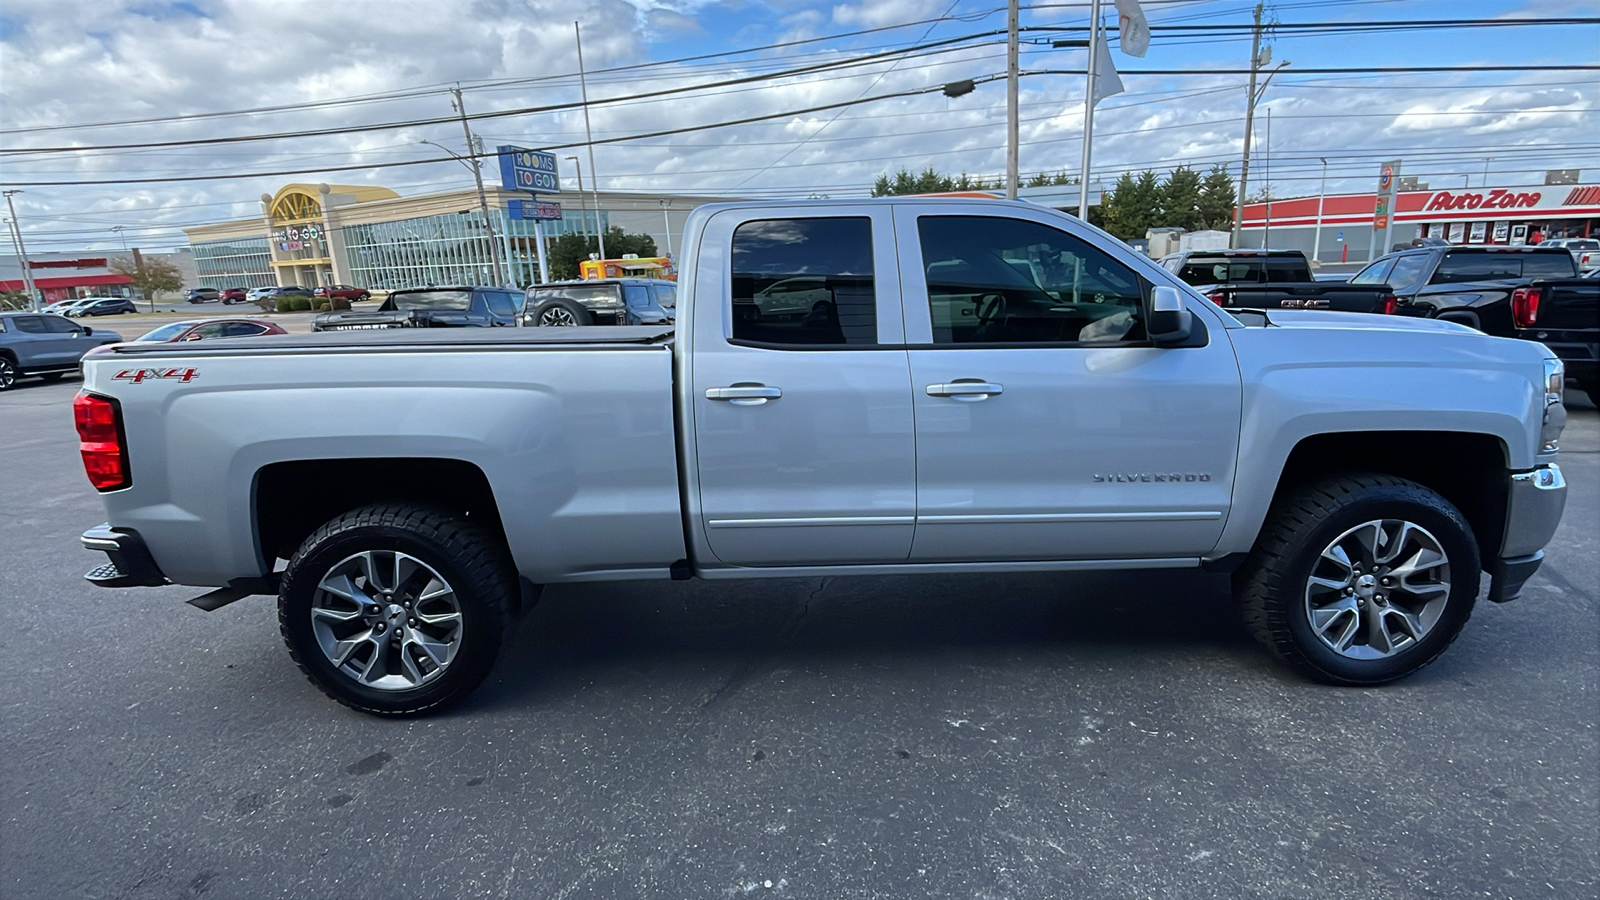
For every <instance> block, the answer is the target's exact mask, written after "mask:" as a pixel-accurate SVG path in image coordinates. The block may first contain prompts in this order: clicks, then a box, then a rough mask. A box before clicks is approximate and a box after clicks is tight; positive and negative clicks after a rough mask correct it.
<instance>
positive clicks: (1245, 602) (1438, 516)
mask: <svg viewBox="0 0 1600 900" xmlns="http://www.w3.org/2000/svg"><path fill="white" fill-rule="evenodd" d="M1391 520H1393V521H1399V522H1406V523H1412V524H1414V525H1418V526H1421V528H1422V529H1423V532H1422V533H1423V534H1425V535H1427V536H1428V537H1430V538H1433V539H1434V540H1435V541H1436V544H1437V547H1438V548H1439V552H1441V553H1442V555H1443V556H1444V557H1445V560H1446V564H1447V566H1448V568H1447V569H1446V570H1445V574H1446V575H1447V577H1448V586H1449V588H1448V590H1447V591H1443V592H1442V593H1443V596H1444V600H1443V606H1442V608H1441V607H1431V608H1430V611H1429V613H1428V615H1431V616H1432V623H1431V627H1429V628H1428V629H1427V630H1426V631H1424V632H1423V633H1422V637H1421V639H1420V640H1415V639H1409V638H1410V636H1409V635H1405V636H1402V640H1401V641H1398V642H1396V643H1395V645H1394V647H1395V648H1398V649H1393V648H1383V647H1382V646H1381V644H1380V645H1378V647H1377V649H1376V650H1374V649H1373V648H1371V647H1368V648H1367V649H1365V650H1363V648H1362V647H1361V646H1360V645H1356V646H1354V647H1351V648H1349V652H1368V653H1371V652H1389V654H1390V655H1386V656H1381V657H1379V658H1352V657H1351V656H1350V655H1347V653H1341V652H1340V651H1338V650H1336V649H1335V648H1334V647H1332V646H1330V645H1329V644H1327V643H1324V641H1323V639H1321V638H1319V637H1318V636H1317V634H1316V631H1315V626H1314V624H1313V621H1312V619H1313V616H1314V615H1315V614H1314V613H1313V612H1312V611H1311V607H1312V606H1313V598H1312V593H1311V592H1312V591H1313V590H1322V591H1326V590H1327V589H1326V588H1325V587H1322V586H1321V585H1320V584H1319V586H1318V587H1317V588H1313V587H1312V580H1311V579H1312V577H1313V575H1315V574H1317V573H1319V572H1321V573H1324V574H1327V573H1328V569H1327V568H1325V567H1326V566H1328V565H1329V564H1330V562H1331V560H1330V559H1329V558H1326V557H1324V556H1323V553H1324V550H1325V549H1326V548H1331V545H1332V544H1333V542H1334V541H1335V540H1336V539H1338V538H1340V537H1341V536H1342V535H1345V534H1346V533H1347V532H1351V531H1353V530H1354V529H1356V528H1357V527H1358V526H1362V525H1363V523H1369V522H1372V521H1385V522H1387V521H1391ZM1392 539H1393V538H1391V540H1392ZM1394 552H1397V553H1402V554H1403V553H1405V552H1406V550H1405V548H1404V547H1402V548H1400V549H1399V550H1397V551H1394ZM1356 565H1357V566H1360V565H1362V564H1361V563H1359V562H1358V563H1357V564H1356ZM1319 566H1320V567H1324V568H1318V567H1319ZM1335 571H1337V568H1335ZM1355 571H1356V572H1361V569H1360V568H1357V569H1356V570H1355ZM1383 571H1385V572H1386V571H1388V570H1387V569H1385V570H1383ZM1351 577H1352V578H1354V576H1351ZM1367 579H1368V580H1367V583H1366V584H1364V585H1363V586H1362V590H1365V591H1367V592H1368V593H1371V592H1372V591H1374V590H1376V591H1378V592H1380V593H1378V594H1377V595H1376V598H1375V599H1376V601H1377V602H1376V603H1374V600H1369V599H1363V598H1362V597H1361V596H1360V595H1355V594H1354V592H1355V590H1356V589H1355V588H1350V589H1347V590H1346V591H1345V593H1347V594H1352V596H1351V597H1350V598H1349V599H1348V600H1347V601H1341V598H1340V597H1337V596H1335V597H1333V600H1335V601H1341V602H1347V603H1351V604H1355V603H1360V604H1362V607H1361V609H1360V610H1351V611H1348V612H1344V613H1336V614H1328V613H1326V612H1325V613H1324V614H1328V615H1330V618H1329V619H1328V620H1326V623H1325V625H1324V627H1325V628H1329V624H1328V623H1331V622H1333V621H1340V622H1344V623H1349V628H1350V630H1351V631H1352V632H1366V636H1368V637H1370V636H1371V635H1372V632H1371V630H1370V626H1371V622H1372V621H1373V616H1374V613H1377V612H1378V611H1379V610H1380V607H1381V608H1382V609H1383V613H1380V614H1379V619H1380V621H1384V622H1389V621H1392V620H1391V619H1390V618H1389V616H1390V615H1392V614H1393V613H1395V612H1398V611H1400V610H1401V609H1402V603H1405V604H1408V611H1409V610H1410V607H1409V604H1411V603H1412V602H1413V601H1415V602H1420V601H1416V598H1414V597H1412V596H1411V595H1410V594H1409V593H1405V594H1403V593H1402V590H1403V589H1402V588H1388V589H1385V588H1383V587H1379V586H1378V585H1377V581H1378V573H1377V572H1375V571H1373V570H1371V569H1368V571H1367ZM1481 579H1482V571H1481V566H1480V560H1479V558H1478V544H1477V541H1476V539H1475V538H1474V537H1473V534H1472V526H1471V525H1469V524H1468V523H1467V520H1466V517H1465V516H1463V515H1462V514H1461V512H1460V510H1457V509H1456V508H1455V507H1454V506H1453V505H1451V503H1450V502H1449V501H1448V500H1446V499H1444V498H1443V497H1441V496H1439V495H1438V494H1437V493H1435V492H1433V491H1431V490H1429V489H1428V488H1425V487H1423V486H1422V485H1420V484H1417V483H1415V482H1412V481H1407V480H1405V479H1403V478H1396V477H1393V476H1389V475H1372V474H1363V475H1345V476H1342V477H1336V478H1329V479H1326V480H1322V481H1318V482H1314V483H1310V484H1306V485H1302V486H1299V487H1296V488H1292V489H1289V490H1287V491H1285V493H1284V495H1283V496H1280V497H1279V498H1278V499H1277V500H1276V501H1275V502H1274V504H1273V507H1272V510H1271V511H1270V512H1269V513H1268V516H1267V521H1266V524H1265V525H1264V526H1263V527H1262V530H1261V535H1260V536H1259V537H1258V538H1257V539H1256V544H1255V548H1254V549H1253V550H1252V551H1251V553H1250V557H1249V559H1248V560H1247V561H1246V562H1245V565H1244V566H1243V567H1242V568H1240V570H1239V571H1238V572H1237V573H1235V574H1234V596H1235V597H1236V599H1237V601H1238V604H1239V609H1240V614H1241V616H1242V617H1243V619H1244V624H1245V627H1246V628H1247V629H1248V630H1249V631H1250V633H1251V634H1252V635H1253V636H1254V637H1255V638H1256V639H1257V640H1258V641H1260V642H1261V643H1262V644H1264V645H1266V647H1267V649H1268V650H1270V651H1272V653H1273V655H1275V656H1276V657H1278V659H1280V660H1281V661H1283V662H1284V663H1286V664H1288V665H1289V666H1290V667H1292V668H1294V669H1296V670H1298V671H1299V672H1301V673H1303V674H1305V675H1307V676H1309V677H1311V678H1313V679H1316V680H1317V681H1322V682H1326V683H1328V684H1340V685H1377V684H1384V683H1386V682H1390V681H1394V680H1396V679H1399V678H1404V677H1405V676H1407V675H1410V674H1412V673H1413V672H1416V671H1417V670H1419V669H1421V668H1423V667H1424V666H1426V665H1428V664H1429V663H1431V662H1433V661H1434V660H1435V659H1437V658H1438V657H1439V654H1441V653H1443V652H1444V651H1445V650H1446V649H1447V648H1448V647H1449V646H1450V644H1451V643H1453V642H1454V641H1455V639H1456V636H1457V635H1459V634H1460V633H1461V629H1462V628H1463V627H1464V626H1465V625H1466V624H1467V619H1469V618H1470V617H1471V616H1472V608H1473V605H1474V604H1475V603H1476V602H1477V599H1478V586H1479V583H1480V581H1481ZM1358 581H1360V579H1358V578H1357V579H1354V581H1353V582H1352V583H1354V582H1358ZM1385 583H1390V582H1385ZM1402 584H1404V579H1402ZM1384 590H1390V591H1391V592H1393V598H1394V599H1393V600H1392V601H1390V600H1388V599H1387V598H1385V596H1384V595H1383V594H1382V593H1381V592H1382V591H1384ZM1329 596H1330V595H1329V594H1326V593H1324V594H1320V595H1318V599H1319V600H1320V599H1326V598H1328V597H1329ZM1429 596H1433V597H1437V596H1438V594H1437V593H1434V594H1431V595H1429ZM1329 608H1331V607H1330V606H1324V607H1322V609H1323V610H1324V611H1325V610H1326V609H1329ZM1341 616H1342V617H1343V618H1340V617H1341ZM1351 618H1354V619H1355V622H1354V623H1351ZM1358 624H1359V625H1360V627H1359V628H1358V627H1357V625H1358ZM1329 630H1331V628H1330V629H1329ZM1385 631H1387V629H1385Z"/></svg>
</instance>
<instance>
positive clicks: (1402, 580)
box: [76, 197, 1566, 715]
mask: <svg viewBox="0 0 1600 900" xmlns="http://www.w3.org/2000/svg"><path fill="white" fill-rule="evenodd" d="M681 246H682V247H684V248H685V251H684V274H685V275H686V278H687V281H688V283H689V284H691V285H692V286H693V290H690V291H685V292H684V295H683V297H682V298H681V299H682V300H683V301H684V306H683V307H681V308H680V309H679V312H681V313H682V317H681V318H680V319H679V321H678V322H677V323H676V327H669V326H666V325H653V326H636V327H631V328H518V329H506V330H504V331H502V332H500V333H494V332H487V331H485V330H483V329H468V328H415V329H409V330H404V329H391V330H387V331H373V332H351V333H345V334H315V335H281V336H278V337H275V338H268V339H266V340H267V341H270V342H271V349H272V351H273V352H271V353H261V352H258V351H259V350H260V344H261V343H262V342H261V341H256V340H239V341H226V340H224V341H217V342H215V343H208V344H205V345H202V346H201V347H190V346H189V345H186V344H127V345H121V346H118V347H113V348H110V350H109V351H107V352H105V353H102V354H95V355H92V356H90V357H89V358H88V359H87V360H86V361H85V363H84V371H85V388H84V391H83V393H81V394H80V395H79V397H78V399H77V401H76V408H77V412H78V416H77V422H78V427H79V435H80V439H81V441H82V443H81V444H80V449H81V452H82V456H83V458H84V461H85V470H86V471H87V472H88V473H89V475H90V481H91V483H92V484H93V485H94V487H95V488H96V489H97V490H98V491H99V492H100V496H101V499H102V501H103V502H104V504H105V509H106V513H107V518H108V521H107V524H105V525H102V526H99V527H96V528H93V529H91V530H90V531H89V532H88V533H87V534H85V535H84V538H83V540H84V543H85V546H87V547H90V548H92V549H95V550H99V551H103V552H105V553H106V555H107V557H108V562H107V563H106V564H105V565H104V566H102V567H100V568H97V569H95V570H94V571H93V572H92V573H90V575H89V576H88V577H89V580H90V581H91V582H93V583H95V584H99V585H104V586H108V587H131V586H139V585H161V584H167V583H179V584H187V585H201V586H205V587H207V588H208V589H212V590H210V591H209V593H207V594H205V595H204V596H203V597H199V598H196V599H195V601H194V603H195V605H197V606H199V607H200V608H202V609H215V608H217V607H219V606H222V605H225V604H227V603H230V602H233V601H235V600H239V599H241V598H243V597H245V596H249V595H251V594H271V595H276V597H277V604H278V607H277V611H278V621H279V622H280V624H281V625H282V633H283V636H284V638H285V640H286V642H287V643H288V645H289V648H290V652H291V653H292V654H293V658H294V659H295V661H296V662H297V663H298V664H299V666H300V667H301V669H302V671H303V672H305V674H306V675H307V676H309V678H310V679H311V680H312V681H313V682H314V683H315V684H316V685H317V686H318V687H319V688H320V689H321V690H323V691H324V692H325V693H327V694H328V695H329V696H331V697H333V698H334V699H335V700H337V701H338V702H341V703H344V704H347V705H349V706H351V707H353V708H355V709H359V710H363V711H366V712H371V713H377V714H384V715H407V714H415V713H420V712H424V711H427V710H431V709H436V708H439V707H441V706H443V705H445V704H447V703H450V702H453V701H457V700H460V699H461V698H462V697H464V696H466V695H467V694H468V693H469V692H471V691H472V690H473V688H475V687H476V686H477V685H478V684H480V683H481V682H482V681H483V680H484V678H485V677H486V676H487V675H488V674H489V673H490V671H491V669H492V667H493V666H494V663H495V658H496V654H497V653H498V652H499V650H500V648H501V647H502V646H503V645H504V644H505V641H506V637H507V635H508V634H509V633H510V629H511V627H512V623H513V622H514V621H516V619H515V618H514V615H515V613H516V611H517V610H518V608H519V607H525V606H526V605H528V604H531V603H532V602H533V601H534V600H535V599H536V598H537V597H538V594H539V590H540V588H539V586H540V585H546V584H562V583H591V582H595V581H604V580H622V579H628V580H637V579H661V580H667V579H688V578H694V577H701V578H707V579H729V578H795V577H800V576H802V575H803V576H805V577H812V578H815V577H820V576H835V575H838V576H845V575H861V574H875V575H881V574H889V573H905V574H913V573H930V572H936V573H945V572H973V573H978V572H996V571H1009V572H1015V571H1064V570H1083V569H1097V568H1099V569H1126V568H1131V567H1134V566H1152V567H1163V568H1180V567H1188V568H1193V569H1202V568H1203V569H1207V570H1211V571H1221V572H1232V573H1233V577H1234V584H1235V590H1236V592H1237V598H1238V601H1239V605H1240V607H1241V609H1242V612H1243V619H1244V622H1245V623H1246V625H1247V627H1248V628H1249V629H1250V630H1251V632H1252V633H1253V634H1254V635H1255V636H1256V637H1257V638H1258V639H1259V640H1260V641H1261V642H1262V643H1263V644H1264V645H1265V646H1266V647H1267V648H1269V650H1270V652H1271V653H1273V654H1275V655H1276V656H1277V657H1278V658H1280V659H1281V660H1283V661H1284V662H1286V663H1287V664H1289V665H1290V666H1292V667H1294V668H1295V669H1297V670H1298V671H1300V672H1302V673H1304V674H1306V675H1307V676H1309V677H1311V678H1314V679H1318V680H1322V681H1326V682H1332V683H1337V684H1348V685H1364V686H1371V685H1377V684H1382V683H1385V682H1389V681H1393V680H1394V679H1397V678H1401V677H1404V676H1405V675H1407V674H1409V673H1411V672H1414V671H1416V670H1417V669H1419V668H1421V667H1423V666H1426V665H1427V664H1428V663H1430V662H1432V661H1433V660H1434V659H1436V658H1437V657H1438V656H1439V655H1440V654H1441V653H1443V652H1444V651H1445V649H1446V648H1447V647H1449V646H1450V645H1451V643H1452V642H1453V641H1454V640H1455V638H1456V636H1457V634H1459V633H1460V631H1461V629H1462V628H1463V626H1464V625H1465V624H1466V622H1467V620H1468V618H1469V617H1470V615H1471V613H1472V610H1473V606H1474V604H1475V603H1476V602H1477V598H1478V593H1479V587H1480V585H1481V583H1482V573H1484V572H1487V574H1488V579H1487V580H1488V581H1489V588H1488V598H1489V599H1490V600H1493V601H1505V600H1509V599H1513V598H1515V597H1516V596H1517V595H1518V593H1519V591H1520V590H1521V588H1522V585H1523V584H1524V582H1526V581H1527V579H1528V578H1529V577H1531V576H1532V575H1533V574H1534V572H1535V571H1536V570H1537V569H1538V568H1539V566H1540V563H1541V561H1542V559H1543V550H1542V548H1543V547H1544V546H1545V544H1546V543H1548V542H1549V541H1550V539H1551V537H1552V536H1553V535H1554V533H1555V531H1556V528H1557V526H1558V524H1559V523H1560V519H1561V514H1562V511H1563V508H1564V504H1565V501H1566V483H1565V480H1564V478H1563V476H1562V474H1561V470H1560V468H1559V466H1557V465H1556V461H1557V455H1558V453H1557V451H1558V441H1559V438H1560V434H1561V429H1562V426H1563V425H1564V423H1565V419H1566V410H1565V407H1564V406H1563V405H1562V393H1561V384H1562V377H1563V369H1562V365H1561V362H1560V360H1558V359H1556V358H1555V356H1554V355H1553V354H1551V353H1550V351H1549V350H1547V349H1546V348H1544V347H1542V346H1540V345H1539V344H1536V343H1532V342H1527V341H1508V340H1500V339H1496V338H1491V337H1487V336H1485V335H1483V334H1480V333H1478V332H1475V331H1473V330H1471V329H1468V328H1463V327H1461V326H1459V325H1455V324H1452V323H1449V322H1434V321H1424V320H1420V319H1407V318H1401V317H1399V316H1357V315H1348V314H1343V313H1330V312H1319V311H1311V310H1274V311H1272V312H1271V313H1270V314H1267V313H1260V312H1253V313H1239V314H1231V313H1229V312H1227V311H1226V310H1223V309H1221V308H1219V307H1217V306H1215V305H1214V304H1212V303H1210V302H1209V301H1207V300H1206V299H1205V298H1204V296H1202V295H1200V294H1197V293H1195V292H1194V291H1193V289H1192V288H1190V287H1189V286H1187V285H1185V284H1184V283H1183V282H1182V281H1181V280H1179V279H1178V278H1177V276H1176V275H1175V274H1173V273H1171V272H1169V271H1167V270H1165V269H1163V268H1161V267H1160V266H1158V265H1156V264H1155V263H1154V262H1152V261H1150V260H1148V259H1145V258H1142V257H1141V256H1139V254H1137V253H1135V252H1134V251H1133V250H1131V249H1130V248H1128V247H1127V246H1126V245H1124V244H1122V243H1121V242H1120V241H1117V240H1116V239H1114V238H1112V237H1110V236H1109V235H1107V234H1105V233H1104V232H1102V231H1100V230H1098V229H1096V228H1093V227H1092V226H1090V225H1088V224H1086V223H1083V222H1080V221H1078V220H1077V219H1076V218H1074V217H1073V216H1070V215H1067V214H1065V213H1060V212H1057V211H1056V210H1053V209H1050V208H1048V207H1045V206H1041V205H1034V204H1030V203H1018V202H1007V201H1003V200H980V199H934V198H924V199H914V198H904V197H898V198H886V199H883V200H877V201H871V200H848V201H842V200H841V201H821V202H786V203H785V202H765V203H722V204H712V205H705V206H701V207H699V208H697V209H696V210H694V211H693V212H692V213H691V214H690V216H689V219H688V222H687V225H686V228H685V234H684V236H683V242H682V244H681ZM1012 261H1026V262H1032V263H1034V264H1036V265H1037V266H1038V267H1039V270H1040V272H1041V273H1042V276H1041V277H1042V279H1043V281H1042V283H1041V282H1039V281H1036V280H1035V279H1034V277H1033V276H1032V275H1028V274H1024V272H1023V271H1021V270H1019V268H1018V267H1016V266H1014V265H1012V264H1011V263H1012ZM1026 268H1030V269H1031V268H1032V267H1026ZM799 277H807V278H813V279H820V281H821V283H820V284H819V285H815V286H814V288H813V289H814V290H817V291H821V292H823V294H824V295H825V296H818V298H817V299H816V300H815V301H814V302H813V303H812V307H811V309H809V310H808V311H806V312H805V313H804V314H801V315H793V314H790V313H788V312H784V313H782V314H779V315H777V316H774V317H771V318H769V317H767V316H766V315H765V314H764V313H762V311H761V307H760V306H759V305H758V304H756V303H754V302H753V298H754V297H755V296H757V295H759V294H760V293H761V292H762V291H764V290H766V289H767V288H769V287H771V286H772V285H774V284H778V283H780V282H782V281H784V280H786V279H791V278H799ZM485 294H489V295H492V294H503V292H499V291H490V290H489V289H483V288H466V287H463V288H450V289H427V290H422V291H410V292H400V293H399V294H397V295H395V296H394V297H391V299H392V300H396V301H398V303H397V304H396V307H395V309H394V310H393V312H394V313H395V314H396V315H397V316H398V314H402V313H415V312H416V311H417V310H416V308H415V307H416V305H417V304H419V303H420V304H422V307H423V310H422V311H424V312H427V313H429V314H432V313H435V312H436V311H439V310H440V308H441V307H447V308H449V309H450V311H452V312H454V313H457V314H465V313H468V312H469V311H470V308H471V307H473V306H474V305H475V304H476V303H477V302H478V300H479V299H480V298H481V299H485V300H487V299H488V298H487V297H486V296H485ZM424 295H427V296H424ZM490 302H493V301H490ZM342 315H349V314H342ZM1269 319H1270V321H1269ZM385 321H388V320H385ZM413 321H414V320H413V319H412V318H411V317H410V316H409V315H407V316H406V317H405V318H403V319H401V320H400V321H399V322H398V324H402V325H403V324H406V323H409V322H413ZM1269 326H1270V327H1269ZM379 327H388V326H387V325H383V326H379ZM141 373H142V374H141ZM136 382H137V383H136ZM330 387H331V388H333V389H331V390H330V389H327V388H330ZM285 560H287V563H286V564H285V563H284V562H283V561H285ZM1527 612H1528V616H1527V618H1526V620H1525V621H1527V622H1532V621H1534V620H1535V619H1536V617H1537V615H1538V610H1528V611H1527ZM1485 618H1487V619H1492V620H1497V621H1505V616H1503V615H1502V616H1495V617H1485ZM1488 624H1489V623H1485V625H1488ZM1468 643H1469V644H1478V645H1481V644H1482V642H1481V641H1478V642H1468ZM1230 696H1231V695H1230ZM257 699H258V698H253V697H246V696H243V695H241V696H240V697H239V700H238V702H239V704H240V705H244V704H247V703H254V702H257ZM1350 702H1369V703H1371V704H1373V705H1374V707H1373V708H1374V710H1375V714H1380V713H1379V711H1380V710H1381V708H1382V706H1383V701H1382V700H1381V699H1378V698H1368V697H1366V695H1360V696H1355V697H1354V698H1353V699H1351V700H1350Z"/></svg>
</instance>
